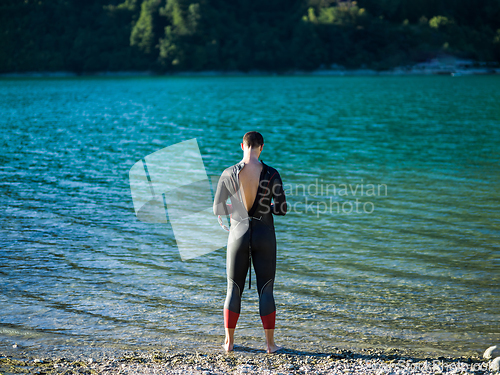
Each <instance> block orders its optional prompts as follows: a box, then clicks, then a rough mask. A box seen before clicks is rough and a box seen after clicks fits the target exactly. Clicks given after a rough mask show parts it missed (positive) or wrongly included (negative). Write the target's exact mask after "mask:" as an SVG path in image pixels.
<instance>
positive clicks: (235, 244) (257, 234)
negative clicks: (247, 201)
mask: <svg viewBox="0 0 500 375" xmlns="http://www.w3.org/2000/svg"><path fill="white" fill-rule="evenodd" d="M243 227H244V226H242V228H243ZM237 230H238V228H237V229H236V230H235V231H234V232H233V233H231V234H230V239H229V241H228V242H229V244H228V247H227V260H226V268H227V296H226V301H225V303H224V322H225V326H226V328H235V327H236V322H237V320H238V317H239V314H240V309H241V296H242V295H243V289H244V286H245V279H246V276H247V271H248V266H249V255H250V248H251V255H252V263H253V267H254V270H255V275H256V276H257V291H258V293H259V313H260V316H261V319H262V324H263V326H264V329H274V324H275V316H276V305H275V303H274V295H273V288H274V278H275V274H276V236H275V232H274V228H273V227H272V226H269V225H266V224H264V223H263V222H261V221H260V220H257V219H255V218H252V217H250V218H249V227H248V229H247V230H246V231H245V233H244V234H243V235H241V236H240V234H241V233H238V235H236V233H237ZM231 235H233V236H234V238H236V237H237V236H239V238H236V239H235V240H233V238H231Z"/></svg>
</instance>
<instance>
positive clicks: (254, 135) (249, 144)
mask: <svg viewBox="0 0 500 375" xmlns="http://www.w3.org/2000/svg"><path fill="white" fill-rule="evenodd" d="M263 146H264V137H263V136H262V134H260V133H259V132H248V133H246V134H245V135H244V136H243V143H242V144H241V149H242V150H243V151H245V149H247V150H249V151H252V152H255V151H257V152H258V153H259V154H260V153H261V152H262V148H263Z"/></svg>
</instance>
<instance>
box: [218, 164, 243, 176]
mask: <svg viewBox="0 0 500 375" xmlns="http://www.w3.org/2000/svg"><path fill="white" fill-rule="evenodd" d="M238 164H240V163H236V164H233V165H231V166H230V167H227V168H226V169H224V170H223V171H222V175H221V176H225V177H230V176H231V175H232V174H234V173H236V171H237V170H238Z"/></svg>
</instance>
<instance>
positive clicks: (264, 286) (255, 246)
mask: <svg viewBox="0 0 500 375" xmlns="http://www.w3.org/2000/svg"><path fill="white" fill-rule="evenodd" d="M252 262H253V267H254V270H255V275H256V276H257V291H258V293H259V313H260V318H261V320H262V325H263V326H264V329H274V326H275V317H276V305H275V303H274V294H273V288H274V278H275V275H276V236H275V232H274V227H271V226H269V225H266V224H264V223H263V222H261V221H260V220H256V219H253V220H252Z"/></svg>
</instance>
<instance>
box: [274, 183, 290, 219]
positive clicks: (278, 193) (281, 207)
mask: <svg viewBox="0 0 500 375" xmlns="http://www.w3.org/2000/svg"><path fill="white" fill-rule="evenodd" d="M272 193H273V201H274V204H273V205H272V206H271V207H272V213H273V214H275V215H285V214H286V212H287V204H286V197H285V191H284V190H283V182H282V181H281V176H280V175H279V173H277V175H276V176H275V178H274V181H273V190H272Z"/></svg>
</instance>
